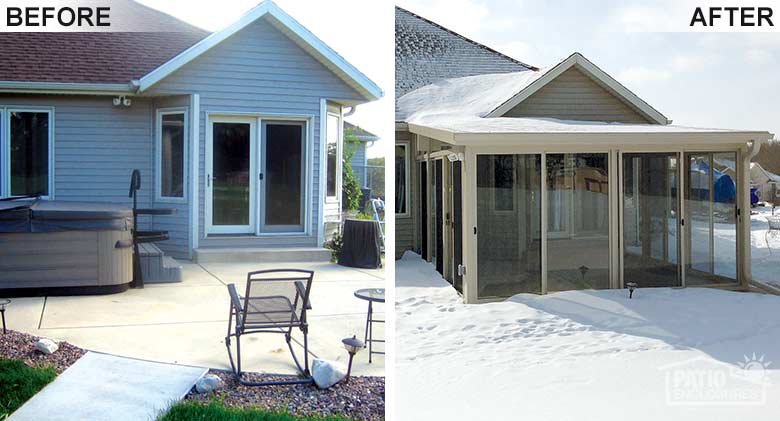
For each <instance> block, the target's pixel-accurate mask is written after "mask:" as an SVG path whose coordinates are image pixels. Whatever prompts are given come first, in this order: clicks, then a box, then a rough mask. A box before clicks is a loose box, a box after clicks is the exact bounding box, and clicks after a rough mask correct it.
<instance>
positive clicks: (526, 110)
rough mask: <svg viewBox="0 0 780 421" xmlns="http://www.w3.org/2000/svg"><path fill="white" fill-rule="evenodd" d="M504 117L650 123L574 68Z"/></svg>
mask: <svg viewBox="0 0 780 421" xmlns="http://www.w3.org/2000/svg"><path fill="white" fill-rule="evenodd" d="M504 116H505V117H548V118H559V119H565V120H585V121H608V122H620V123H644V124H647V123H650V121H648V120H647V119H645V118H644V117H643V116H642V115H641V114H639V113H638V112H637V111H635V110H634V109H633V108H631V107H629V106H628V105H627V104H626V103H625V102H623V101H621V100H620V99H618V97H616V96H615V95H613V94H612V93H610V92H609V91H608V90H607V89H605V88H604V87H602V86H601V85H599V84H597V83H596V82H595V81H594V80H593V79H591V78H589V77H588V76H587V75H585V74H584V73H582V72H581V71H580V70H578V69H577V68H576V67H572V68H570V69H568V70H566V71H565V72H563V73H561V75H560V76H558V77H557V78H555V79H554V80H552V81H551V82H550V83H548V84H547V85H545V86H544V87H542V88H541V89H539V90H538V91H536V92H535V93H534V94H533V95H531V96H529V97H528V98H526V99H525V100H524V101H523V102H521V103H520V104H518V105H516V106H515V107H514V108H512V109H511V110H509V112H507V113H506V114H505V115H504Z"/></svg>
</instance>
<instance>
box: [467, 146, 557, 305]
mask: <svg viewBox="0 0 780 421" xmlns="http://www.w3.org/2000/svg"><path fill="white" fill-rule="evenodd" d="M476 178H477V226H478V228H479V233H478V244H477V265H478V270H477V272H478V273H477V289H478V291H477V296H478V298H490V297H507V296H511V295H513V294H517V293H522V292H530V293H537V294H538V293H540V292H541V279H542V276H541V274H542V268H541V260H542V256H541V209H542V207H541V194H540V193H541V155H478V156H477V172H476Z"/></svg>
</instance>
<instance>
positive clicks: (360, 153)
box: [352, 142, 368, 187]
mask: <svg viewBox="0 0 780 421" xmlns="http://www.w3.org/2000/svg"><path fill="white" fill-rule="evenodd" d="M366 163H367V161H366V142H360V143H358V144H357V145H356V147H355V154H354V155H352V169H353V170H354V171H355V175H356V176H357V179H358V181H359V182H360V187H366V184H367V183H368V177H367V170H366Z"/></svg>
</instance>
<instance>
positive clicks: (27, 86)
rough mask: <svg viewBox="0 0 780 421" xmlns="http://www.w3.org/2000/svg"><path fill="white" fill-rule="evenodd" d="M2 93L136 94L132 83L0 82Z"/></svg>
mask: <svg viewBox="0 0 780 421" xmlns="http://www.w3.org/2000/svg"><path fill="white" fill-rule="evenodd" d="M0 92H3V93H24V94H68V95H127V94H132V93H134V92H135V90H134V89H133V86H132V84H130V83H74V82H26V81H12V80H4V81H0Z"/></svg>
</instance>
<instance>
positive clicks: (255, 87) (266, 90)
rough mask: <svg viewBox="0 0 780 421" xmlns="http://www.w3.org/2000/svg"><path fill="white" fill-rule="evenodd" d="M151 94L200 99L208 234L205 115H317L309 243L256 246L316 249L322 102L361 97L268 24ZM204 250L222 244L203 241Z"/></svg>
mask: <svg viewBox="0 0 780 421" xmlns="http://www.w3.org/2000/svg"><path fill="white" fill-rule="evenodd" d="M148 92H149V93H150V94H160V93H172V94H190V93H196V94H200V141H199V145H200V151H199V155H200V158H199V159H200V165H199V179H200V182H199V186H200V187H199V195H200V201H199V207H200V209H199V211H198V214H199V221H198V225H199V228H198V232H199V236H200V238H203V235H204V206H205V186H204V184H203V182H202V180H203V179H204V169H205V168H206V165H205V161H204V159H205V145H206V131H207V127H206V124H207V120H206V113H209V112H211V113H215V112H240V113H257V114H279V113H282V114H299V115H313V116H315V118H314V128H313V135H314V139H313V144H314V147H313V150H310V151H308V153H309V155H310V156H311V158H312V159H311V162H312V168H311V170H312V171H313V173H314V180H313V183H312V184H311V186H310V188H311V189H310V191H311V197H310V198H309V199H310V200H311V204H312V206H310V209H311V213H310V214H309V215H308V219H307V223H308V224H310V228H311V229H310V235H309V236H308V237H306V238H274V239H258V240H256V241H255V242H253V243H252V244H296V245H310V246H313V245H316V244H315V243H316V239H317V233H318V230H319V227H318V217H319V215H318V206H317V200H318V198H319V197H320V185H321V183H320V171H319V169H320V153H321V147H322V140H321V139H320V100H321V99H322V98H332V99H345V100H360V99H361V96H360V95H359V94H358V93H357V92H355V91H354V90H353V89H352V88H350V87H349V86H347V85H346V84H345V83H344V82H343V81H342V80H341V79H339V78H338V77H337V76H335V75H334V74H333V73H331V72H330V71H329V70H328V69H327V68H325V67H324V66H323V65H322V64H321V63H320V62H318V61H317V60H316V59H314V58H313V57H311V56H310V55H309V54H308V53H306V52H305V51H304V50H303V49H302V48H300V47H299V46H298V45H297V44H295V43H294V42H293V41H292V40H290V39H289V38H287V37H286V36H285V35H284V34H282V33H281V32H280V31H279V30H277V29H276V28H274V27H273V26H272V25H271V24H270V23H268V22H267V21H266V20H264V19H260V20H258V21H257V22H255V23H253V24H251V25H249V26H248V27H246V28H244V29H243V30H241V31H240V32H238V33H237V34H235V35H233V36H232V37H230V38H228V39H227V40H225V41H224V42H223V43H222V44H220V45H218V46H216V47H214V48H213V49H211V50H210V51H208V52H206V53H204V54H203V55H201V56H200V57H198V58H197V59H195V60H193V61H192V62H191V63H188V64H187V65H185V66H184V67H182V68H181V69H179V70H178V71H176V72H174V73H173V74H171V75H170V76H168V77H167V78H165V79H163V80H162V81H161V82H159V83H158V84H157V85H155V86H153V87H152V88H150V90H149V91H148ZM200 244H201V245H206V246H208V245H222V242H218V241H209V240H207V241H205V242H204V241H201V242H200Z"/></svg>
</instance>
